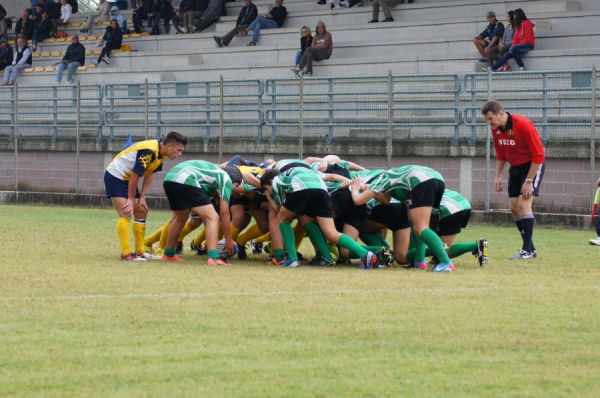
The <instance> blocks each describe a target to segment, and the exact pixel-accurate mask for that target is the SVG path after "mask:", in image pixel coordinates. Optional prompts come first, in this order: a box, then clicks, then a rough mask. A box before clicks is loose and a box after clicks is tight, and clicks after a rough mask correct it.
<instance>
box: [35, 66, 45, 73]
mask: <svg viewBox="0 0 600 398" xmlns="http://www.w3.org/2000/svg"><path fill="white" fill-rule="evenodd" d="M33 71H34V72H43V71H44V67H43V66H36V67H35V68H33Z"/></svg>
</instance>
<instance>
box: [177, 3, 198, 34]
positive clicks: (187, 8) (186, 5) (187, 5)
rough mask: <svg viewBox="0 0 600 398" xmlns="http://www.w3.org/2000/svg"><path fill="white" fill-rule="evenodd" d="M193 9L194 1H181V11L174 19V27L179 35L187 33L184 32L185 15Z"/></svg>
mask: <svg viewBox="0 0 600 398" xmlns="http://www.w3.org/2000/svg"><path fill="white" fill-rule="evenodd" d="M193 8H194V0H181V3H179V9H178V10H177V13H176V15H175V16H174V17H173V19H172V23H173V27H175V30H176V31H177V33H186V32H184V30H183V18H184V16H185V13H186V12H188V11H191V10H192V9H193Z"/></svg>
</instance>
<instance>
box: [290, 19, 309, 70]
mask: <svg viewBox="0 0 600 398" xmlns="http://www.w3.org/2000/svg"><path fill="white" fill-rule="evenodd" d="M312 41H313V37H312V34H311V32H310V28H309V27H308V26H303V27H302V29H300V50H299V51H298V52H297V53H296V62H294V65H296V69H297V70H300V68H299V67H300V61H301V60H302V56H303V55H304V52H305V51H306V49H307V48H309V47H310V46H311V45H312Z"/></svg>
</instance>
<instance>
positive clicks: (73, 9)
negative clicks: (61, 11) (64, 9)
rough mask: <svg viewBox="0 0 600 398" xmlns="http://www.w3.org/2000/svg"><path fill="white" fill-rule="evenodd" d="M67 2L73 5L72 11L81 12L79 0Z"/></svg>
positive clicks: (74, 12) (68, 0) (73, 12)
mask: <svg viewBox="0 0 600 398" xmlns="http://www.w3.org/2000/svg"><path fill="white" fill-rule="evenodd" d="M67 3H69V5H70V6H71V13H72V14H77V12H79V3H78V2H77V0H67Z"/></svg>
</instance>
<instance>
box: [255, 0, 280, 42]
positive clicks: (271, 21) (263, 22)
mask: <svg viewBox="0 0 600 398" xmlns="http://www.w3.org/2000/svg"><path fill="white" fill-rule="evenodd" d="M286 18H287V9H286V8H285V7H284V6H283V0H275V7H273V8H271V11H269V13H268V14H266V15H263V16H259V17H258V18H256V19H255V20H254V22H252V23H251V24H250V27H249V29H250V30H251V31H252V41H251V42H250V43H248V45H249V46H255V45H256V43H258V40H259V39H260V30H261V29H275V28H281V25H283V23H284V22H285V19H286Z"/></svg>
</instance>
